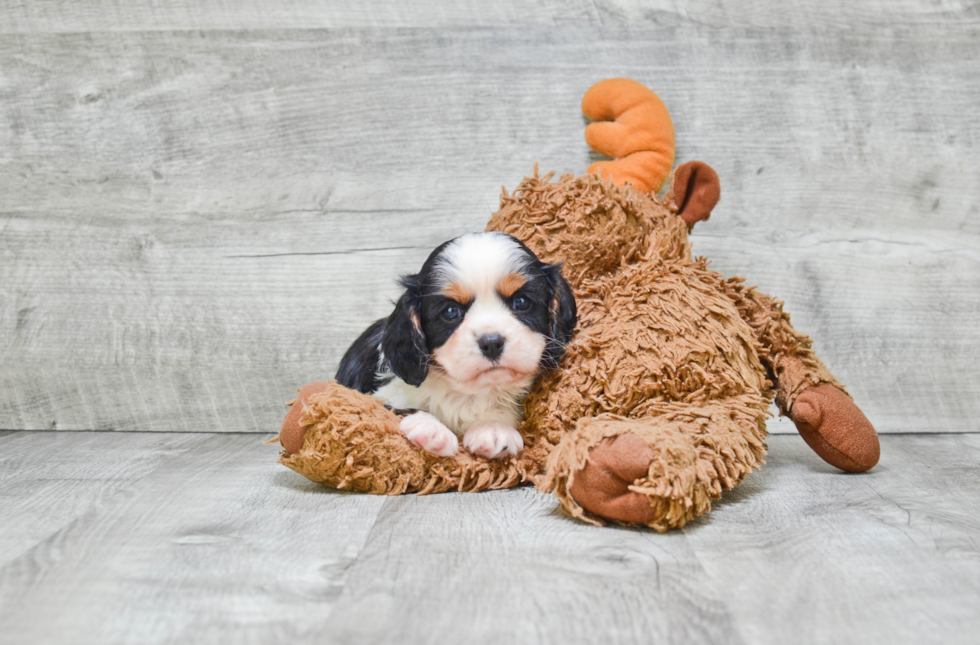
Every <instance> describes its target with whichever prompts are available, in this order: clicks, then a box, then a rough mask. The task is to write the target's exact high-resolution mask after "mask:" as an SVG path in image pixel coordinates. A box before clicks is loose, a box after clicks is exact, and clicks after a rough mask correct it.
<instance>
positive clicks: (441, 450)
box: [398, 412, 459, 457]
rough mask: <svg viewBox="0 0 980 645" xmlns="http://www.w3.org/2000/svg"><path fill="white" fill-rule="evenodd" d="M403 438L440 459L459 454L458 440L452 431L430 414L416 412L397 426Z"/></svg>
mask: <svg viewBox="0 0 980 645" xmlns="http://www.w3.org/2000/svg"><path fill="white" fill-rule="evenodd" d="M398 427H399V429H401V431H402V434H403V435H405V438H406V439H408V440H409V441H411V442H412V443H414V444H415V445H416V446H418V447H419V448H421V449H422V450H424V451H426V452H429V453H432V454H433V455H438V456H440V457H452V456H453V455H455V454H456V453H457V452H459V440H458V439H456V435H454V434H453V432H452V430H450V429H449V428H447V427H446V426H445V425H444V424H443V423H442V422H440V421H439V420H438V419H436V418H435V417H434V416H432V415H431V414H428V413H425V412H418V413H416V414H412V415H409V416H407V417H405V418H404V419H402V420H401V423H400V424H399V426H398Z"/></svg>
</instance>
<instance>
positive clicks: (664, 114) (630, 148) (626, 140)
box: [582, 78, 674, 193]
mask: <svg viewBox="0 0 980 645" xmlns="http://www.w3.org/2000/svg"><path fill="white" fill-rule="evenodd" d="M582 112H583V113H584V114H585V116H587V117H589V118H590V119H592V120H593V121H596V123H591V124H589V125H588V126H587V127H586V128H585V141H586V143H588V144H589V147H590V148H592V149H593V150H595V151H596V152H598V153H599V154H603V155H606V156H607V157H612V158H613V159H614V160H615V161H599V162H596V163H594V164H592V165H591V166H589V170H588V172H590V173H594V174H596V175H599V176H601V177H603V178H604V179H611V180H612V181H613V182H615V183H617V184H619V185H620V186H625V185H626V184H627V183H630V184H632V185H633V188H635V189H636V190H638V191H640V192H642V193H649V192H651V191H654V192H656V191H659V190H660V189H661V188H662V187H663V185H664V182H665V181H666V180H667V176H668V175H669V174H670V169H671V167H672V166H673V165H674V123H673V121H671V118H670V113H669V112H668V111H667V106H665V105H664V102H663V101H661V100H660V97H659V96H657V95H656V94H654V92H653V91H652V90H650V89H648V88H647V87H646V86H644V85H642V84H640V83H637V82H636V81H633V80H630V79H628V78H610V79H606V80H604V81H599V82H598V83H596V84H595V85H593V86H592V87H590V88H589V90H588V91H587V92H586V93H585V96H584V97H583V98H582Z"/></svg>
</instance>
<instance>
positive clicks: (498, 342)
mask: <svg viewBox="0 0 980 645" xmlns="http://www.w3.org/2000/svg"><path fill="white" fill-rule="evenodd" d="M476 344H477V346H478V347H479V348H480V351H481V352H483V355H484V356H486V357H487V358H489V359H490V360H491V361H495V360H497V359H498V358H500V355H501V354H503V353H504V337H503V336H501V335H500V334H487V335H486V336H480V340H478V341H476Z"/></svg>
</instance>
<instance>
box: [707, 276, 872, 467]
mask: <svg viewBox="0 0 980 645" xmlns="http://www.w3.org/2000/svg"><path fill="white" fill-rule="evenodd" d="M725 291H726V293H727V294H728V296H729V297H730V298H732V300H733V301H734V302H735V305H736V307H738V309H739V313H740V314H741V315H742V318H743V319H744V320H745V321H746V322H748V323H749V325H751V326H752V328H753V330H754V331H755V334H756V338H757V339H758V340H759V344H760V352H759V358H760V359H761V360H762V363H763V364H764V365H765V366H766V369H767V370H768V371H769V378H770V379H771V380H772V381H773V385H774V389H775V392H776V405H777V406H779V410H780V412H781V413H782V414H784V415H788V416H789V417H790V418H791V419H793V422H794V423H795V424H796V429H797V430H799V431H800V434H801V435H802V436H803V439H804V440H805V441H806V442H807V444H808V445H809V446H810V447H811V448H813V450H814V452H816V453H817V454H818V455H820V457H821V458H822V459H823V460H824V461H826V462H827V463H829V464H831V465H833V466H836V467H837V468H840V469H841V470H846V471H848V472H863V471H865V470H869V469H871V468H873V467H874V465H875V464H877V463H878V457H879V456H880V447H879V444H878V434H877V433H876V432H875V429H874V426H873V425H871V422H870V421H868V418H867V417H866V416H864V413H863V412H861V409H860V408H858V406H857V405H855V403H854V401H852V400H851V397H850V395H848V394H847V391H846V390H845V389H844V386H843V385H841V383H840V382H839V381H838V380H837V379H836V378H835V377H834V375H833V374H831V373H830V371H829V370H828V369H827V367H826V366H825V365H824V364H823V362H822V361H821V360H820V359H819V358H818V357H817V355H816V353H815V352H814V351H813V349H812V348H811V345H812V341H811V340H810V338H809V337H808V336H806V335H805V334H801V333H800V332H798V331H796V329H794V328H793V325H792V324H791V323H790V319H789V314H787V313H786V312H784V311H783V303H781V302H779V301H776V300H773V299H772V298H770V297H769V296H767V295H766V294H764V293H760V292H759V291H756V290H755V289H753V288H750V287H746V286H744V284H742V281H741V279H739V278H732V279H730V280H728V281H726V282H725Z"/></svg>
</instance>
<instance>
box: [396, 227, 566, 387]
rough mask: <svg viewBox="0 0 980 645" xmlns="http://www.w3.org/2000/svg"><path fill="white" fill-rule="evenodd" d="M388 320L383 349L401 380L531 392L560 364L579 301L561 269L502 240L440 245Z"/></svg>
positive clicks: (495, 236)
mask: <svg viewBox="0 0 980 645" xmlns="http://www.w3.org/2000/svg"><path fill="white" fill-rule="evenodd" d="M402 285H403V286H404V287H405V293H404V294H402V296H401V298H400V299H399V300H398V303H397V304H396V305H395V311H394V312H393V313H392V314H391V316H390V317H389V318H388V321H387V323H386V326H385V331H384V335H383V336H382V340H381V348H382V351H383V353H384V358H385V361H386V362H387V364H388V366H389V367H390V368H391V371H392V372H394V373H395V375H396V376H398V377H399V378H400V379H402V380H403V381H405V382H406V383H409V384H410V385H415V386H418V385H421V384H422V382H423V381H424V380H425V379H426V377H427V376H428V375H429V372H430V370H432V371H436V372H438V373H439V375H440V377H445V378H447V379H449V380H450V381H452V382H453V385H454V386H455V387H456V388H457V389H460V390H463V391H467V390H469V391H475V390H479V389H482V388H484V387H487V386H491V385H497V386H505V387H506V386H513V387H527V386H529V385H530V384H531V382H532V381H533V380H534V377H535V375H536V374H537V373H538V371H539V370H541V369H550V368H552V367H554V366H555V365H557V364H558V360H559V359H560V358H561V355H562V353H563V352H564V349H565V345H566V343H568V340H569V338H570V337H571V334H572V330H573V329H574V328H575V320H576V312H575V298H574V297H573V295H572V290H571V288H570V287H569V285H568V282H567V281H566V280H565V278H563V277H562V276H561V265H560V264H545V263H543V262H541V261H540V260H538V258H537V257H536V256H535V255H534V253H532V252H531V251H530V250H529V249H528V248H527V247H526V246H524V245H523V244H522V243H521V242H520V241H518V240H517V239H516V238H513V237H511V236H510V235H507V234H505V233H496V232H489V233H472V234H469V235H463V236H462V237H458V238H456V239H454V240H450V241H449V242H446V243H445V244H442V245H441V246H439V247H438V248H437V249H436V250H435V251H433V252H432V255H430V256H429V259H428V260H426V261H425V264H424V265H422V270H421V271H419V273H417V274H415V275H410V276H405V277H404V278H402Z"/></svg>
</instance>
